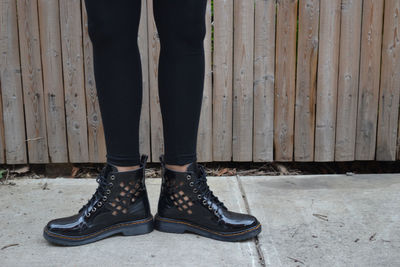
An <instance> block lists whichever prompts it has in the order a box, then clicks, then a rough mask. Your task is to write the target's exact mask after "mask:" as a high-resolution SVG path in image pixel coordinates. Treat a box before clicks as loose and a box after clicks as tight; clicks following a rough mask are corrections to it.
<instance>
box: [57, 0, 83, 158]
mask: <svg viewBox="0 0 400 267" xmlns="http://www.w3.org/2000/svg"><path fill="white" fill-rule="evenodd" d="M60 23H61V34H62V55H63V67H64V88H65V110H66V115H67V134H68V152H69V161H70V162H88V161H89V149H88V136H87V121H86V104H85V88H84V84H85V77H84V74H83V48H82V28H81V27H82V23H81V4H80V0H60Z"/></svg>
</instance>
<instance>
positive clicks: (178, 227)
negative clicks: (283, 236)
mask: <svg viewBox="0 0 400 267" xmlns="http://www.w3.org/2000/svg"><path fill="white" fill-rule="evenodd" d="M154 229H156V230H158V231H161V232H166V233H176V234H183V233H185V232H190V233H195V234H198V235H201V236H204V237H209V238H213V239H216V240H221V241H231V242H234V241H241V240H246V239H250V238H253V237H255V236H257V235H258V234H259V233H260V232H261V224H260V223H258V224H257V225H255V226H253V227H251V228H248V229H245V230H242V231H238V232H229V233H226V232H217V231H214V230H210V229H207V228H204V227H202V226H198V225H194V224H191V223H188V222H186V221H180V220H175V219H169V218H163V217H161V216H159V215H158V214H156V216H155V218H154Z"/></svg>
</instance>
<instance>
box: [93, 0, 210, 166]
mask: <svg viewBox="0 0 400 267" xmlns="http://www.w3.org/2000/svg"><path fill="white" fill-rule="evenodd" d="M149 1H153V14H154V19H155V23H156V26H157V31H158V34H159V37H160V43H161V52H160V59H159V65H158V92H159V97H160V108H161V113H162V122H163V134H164V153H165V162H166V163H167V164H176V165H184V164H186V163H190V162H192V161H196V160H197V157H196V141H197V132H198V125H199V120H200V110H201V103H202V97H203V86H204V47H203V41H204V37H205V31H206V28H205V10H206V4H207V0H149ZM85 4H86V11H87V15H88V31H89V37H90V39H91V41H92V44H93V63H94V74H95V80H96V87H97V95H98V99H99V105H100V112H101V117H102V121H103V124H104V134H105V139H106V148H107V162H108V163H110V164H113V165H117V166H131V165H137V164H139V162H140V154H139V120H140V113H141V108H142V69H141V60H140V54H139V48H138V44H137V37H138V28H139V21H140V13H141V0H112V1H110V0H85Z"/></svg>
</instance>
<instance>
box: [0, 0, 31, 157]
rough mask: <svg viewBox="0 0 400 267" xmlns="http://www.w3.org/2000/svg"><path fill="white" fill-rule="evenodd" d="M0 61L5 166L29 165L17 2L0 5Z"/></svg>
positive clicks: (6, 0) (3, 2)
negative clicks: (6, 164)
mask: <svg viewBox="0 0 400 267" xmlns="http://www.w3.org/2000/svg"><path fill="white" fill-rule="evenodd" d="M0 57H1V61H0V80H1V89H2V91H1V93H2V101H3V121H4V137H5V145H6V146H5V154H6V162H7V163H8V164H18V163H27V162H28V158H27V151H26V143H25V141H26V138H25V117H24V104H23V97H22V80H21V65H20V53H19V40H18V25H17V2H16V0H2V1H0Z"/></svg>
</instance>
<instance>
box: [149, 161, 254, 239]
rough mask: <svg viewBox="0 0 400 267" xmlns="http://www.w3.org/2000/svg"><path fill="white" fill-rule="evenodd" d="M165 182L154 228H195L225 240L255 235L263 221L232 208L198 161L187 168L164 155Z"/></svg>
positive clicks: (198, 231)
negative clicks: (169, 164)
mask: <svg viewBox="0 0 400 267" xmlns="http://www.w3.org/2000/svg"><path fill="white" fill-rule="evenodd" d="M160 162H161V168H162V169H161V172H162V184H161V193H160V199H159V202H158V212H157V214H156V215H155V218H154V228H155V229H157V230H159V231H163V232H170V233H184V232H192V233H195V234H199V235H202V236H205V237H209V238H214V239H217V240H222V241H239V240H244V239H249V238H252V237H254V236H256V235H258V234H259V233H260V232H261V224H260V223H259V222H258V220H257V219H256V218H255V217H254V216H252V215H248V214H242V213H236V212H232V211H229V210H228V209H227V207H226V206H225V205H224V204H223V203H222V202H221V201H220V200H218V198H217V197H216V196H215V195H214V194H213V192H212V191H211V190H210V188H209V186H208V185H207V178H206V172H205V170H204V167H203V166H202V165H200V164H198V163H197V162H192V163H190V164H189V165H188V167H187V169H186V171H185V172H179V171H173V170H171V169H168V168H166V167H165V162H164V155H161V156H160Z"/></svg>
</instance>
